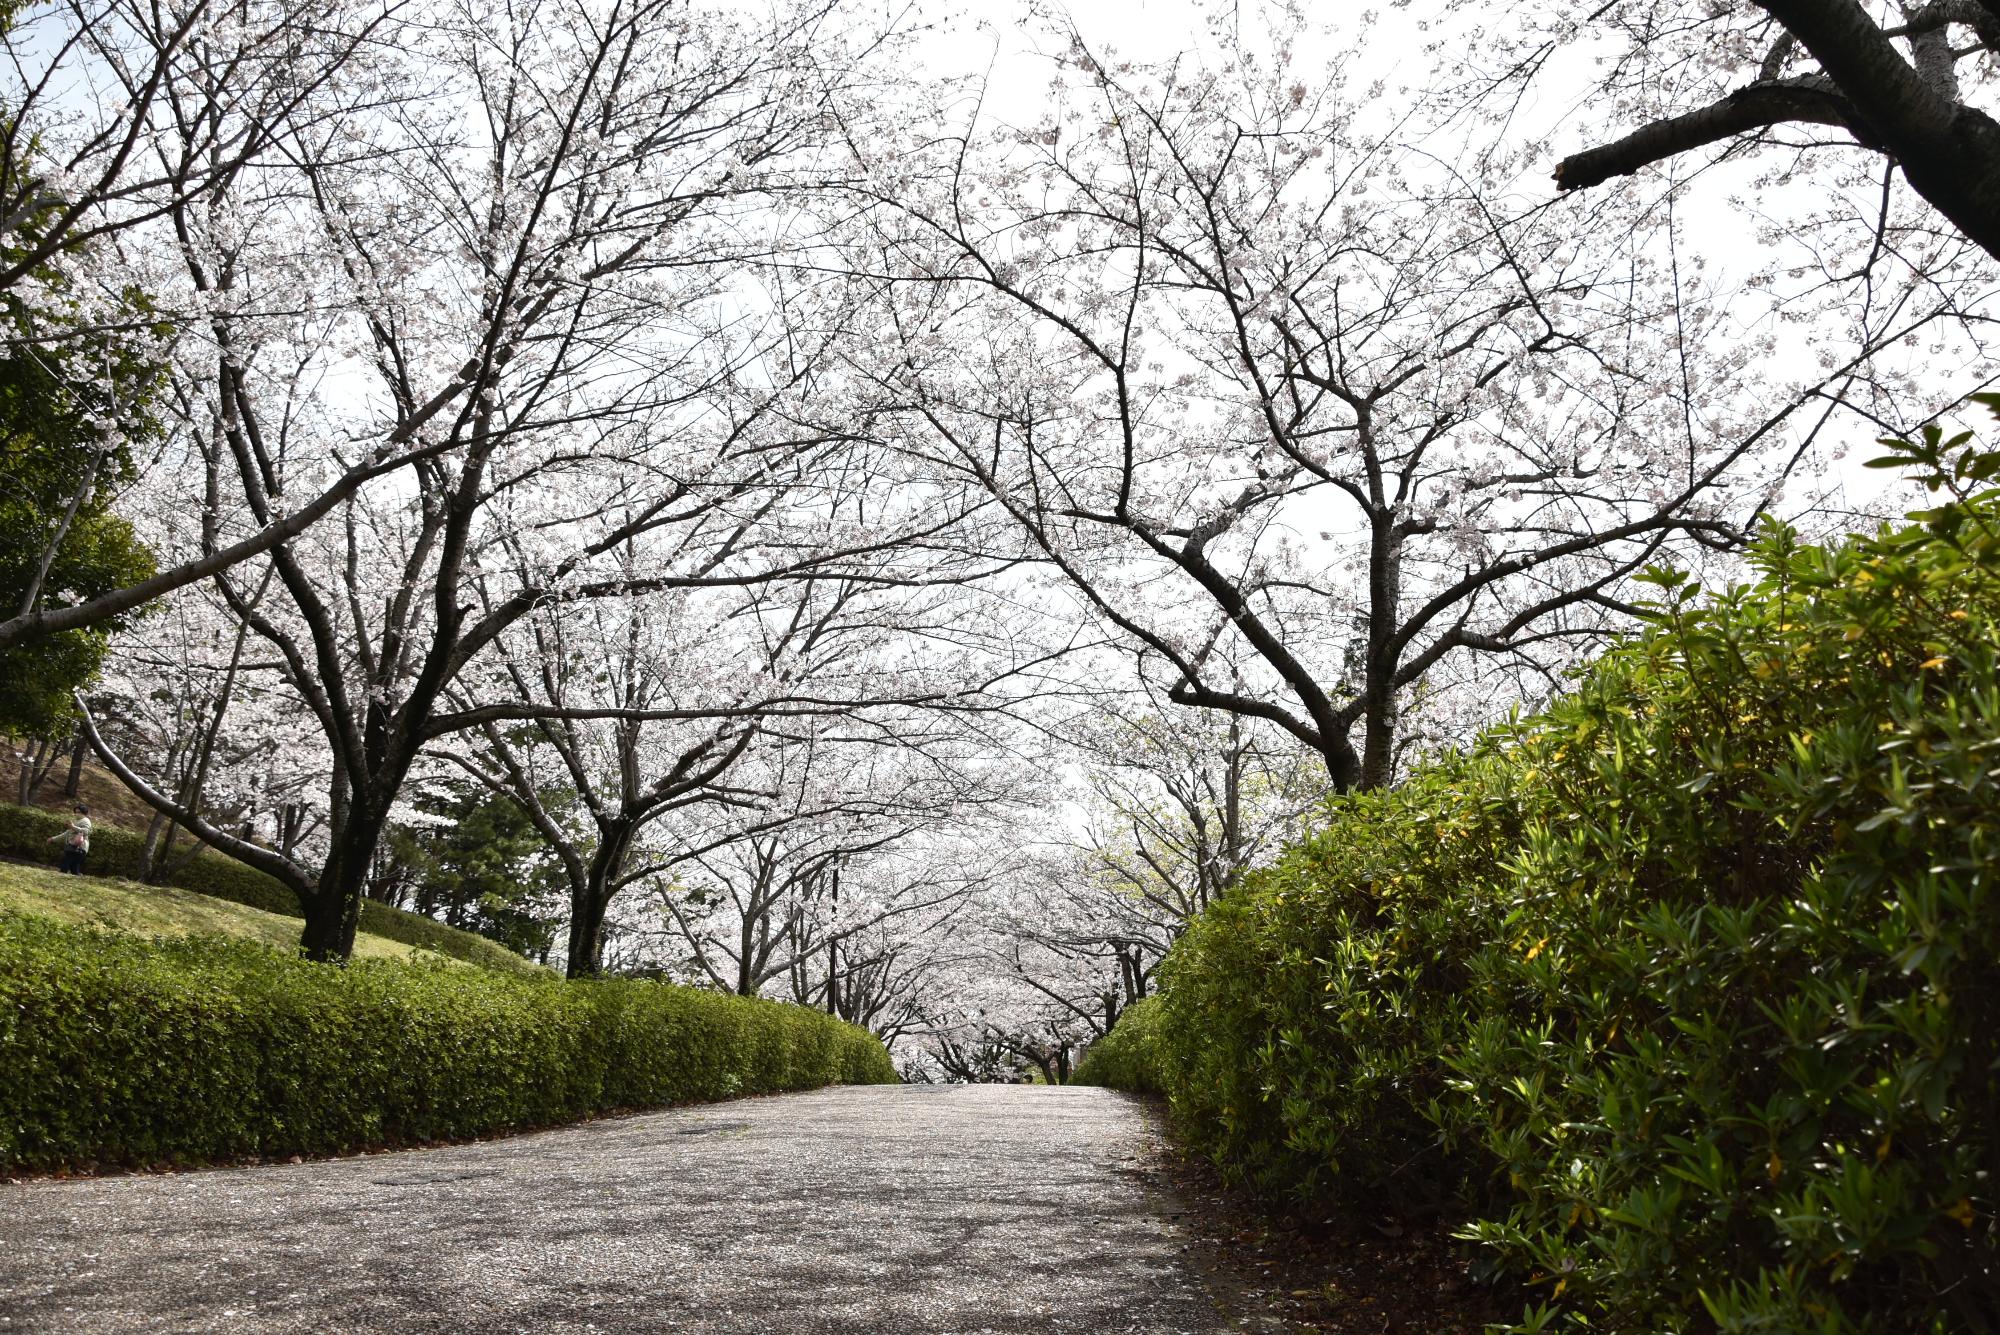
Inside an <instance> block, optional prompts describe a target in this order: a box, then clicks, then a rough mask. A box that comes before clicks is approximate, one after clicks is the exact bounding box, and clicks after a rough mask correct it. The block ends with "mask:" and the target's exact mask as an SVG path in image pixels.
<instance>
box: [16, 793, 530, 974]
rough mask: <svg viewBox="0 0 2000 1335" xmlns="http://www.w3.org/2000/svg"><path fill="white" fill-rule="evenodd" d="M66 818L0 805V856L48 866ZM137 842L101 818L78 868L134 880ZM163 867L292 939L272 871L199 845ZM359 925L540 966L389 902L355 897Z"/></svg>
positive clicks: (517, 967) (293, 913)
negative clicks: (283, 923) (276, 925)
mask: <svg viewBox="0 0 2000 1335" xmlns="http://www.w3.org/2000/svg"><path fill="white" fill-rule="evenodd" d="M94 809H95V808H93V810H94ZM68 823H69V822H68V818H67V817H66V816H63V815H61V814H59V813H57V812H53V811H41V810H36V809H35V808H32V807H17V806H10V805H6V804H0V856H7V857H15V858H22V859H25V860H26V861H28V862H32V863H39V864H48V865H53V864H54V862H55V860H56V857H57V855H58V852H59V846H58V845H57V844H55V843H54V842H51V840H50V836H51V835H54V834H58V833H60V832H61V831H62V830H63V829H65V828H66V827H67V825H68ZM144 844H145V839H144V837H143V836H142V835H139V834H135V833H134V832H132V831H131V830H126V829H120V828H118V827H116V826H115V825H112V824H109V823H102V822H101V823H100V824H99V825H98V828H97V829H96V830H95V831H93V832H92V834H91V836H90V857H89V860H88V861H87V862H86V863H85V866H86V868H87V869H88V870H89V871H90V872H91V873H93V874H94V875H96V876H98V877H102V878H119V879H125V878H136V877H138V876H139V874H140V872H141V870H142V867H143V864H144ZM164 870H165V875H164V877H162V878H160V879H164V880H165V881H166V882H167V884H168V885H170V886H173V887H175V888H177V889H181V890H192V891H194V892H195V893H197V894H200V895H207V896H211V897H213V898H216V899H224V900H228V901H230V902H231V903H235V904H243V905H246V906H248V907H250V908H253V909H261V910H263V911H264V912H265V913H267V914H272V915H275V916H277V917H281V918H285V919H289V920H290V921H291V922H292V924H293V926H292V927H291V932H290V938H289V940H287V941H285V942H282V943H280V944H284V945H287V946H290V945H296V944H297V942H298V939H299V925H298V924H299V912H298V898H297V896H295V895H293V894H292V892H291V891H290V890H287V889H286V888H285V887H284V886H282V885H280V884H279V883H278V882H277V881H276V880H275V879H273V878H272V877H269V876H266V875H264V873H262V872H260V871H254V870H252V869H251V868H249V867H247V866H245V865H244V864H242V863H240V862H237V861H236V860H234V859H233V858H226V857H223V856H222V855H221V854H219V853H212V852H208V851H206V850H204V851H202V852H200V853H196V854H195V855H194V856H192V857H188V856H185V855H183V856H180V857H176V858H173V859H170V860H169V861H168V862H167V864H166V866H165V869H164ZM127 883H128V884H129V883H130V881H129V880H128V881H127ZM361 931H362V932H365V933H367V934H368V935H370V936H377V937H382V938H384V939H386V940H389V941H392V942H398V943H400V944H401V945H402V946H404V947H405V948H406V949H405V950H403V951H401V952H398V958H402V957H404V956H407V954H408V950H407V947H411V946H415V947H418V948H420V949H422V950H426V951H432V952H435V953H437V954H440V955H449V956H451V957H452V958H453V959H458V960H464V961H465V962H466V963H468V964H478V965H482V966H484V967H486V968H488V969H500V970H504V971H511V972H514V973H539V972H542V968H541V966H540V965H537V964H533V963H530V962H529V961H527V960H525V959H522V958H521V957H520V956H519V955H516V954H515V953H514V952H513V951H511V950H509V949H507V947H505V946H503V945H501V944H500V943H499V942H498V941H491V940H488V939H487V938H486V937H483V936H479V935H476V934H474V933H472V932H464V931H460V930H459V929H457V928H455V927H447V926H445V925H444V924H443V923H441V922H439V921H438V920H437V919H435V918H427V917H425V916H423V915H422V914H420V913H409V912H406V911H404V910H403V909H399V908H392V907H390V906H389V905H387V904H382V903H377V902H376V901H375V900H372V899H368V900H363V901H362V903H361ZM357 949H358V947H357Z"/></svg>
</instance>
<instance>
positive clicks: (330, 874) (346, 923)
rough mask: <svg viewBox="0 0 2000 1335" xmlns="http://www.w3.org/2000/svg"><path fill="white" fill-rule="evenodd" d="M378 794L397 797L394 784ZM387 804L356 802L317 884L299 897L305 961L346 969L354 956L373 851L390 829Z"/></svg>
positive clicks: (350, 809) (372, 864) (385, 787)
mask: <svg viewBox="0 0 2000 1335" xmlns="http://www.w3.org/2000/svg"><path fill="white" fill-rule="evenodd" d="M376 791H380V792H389V793H393V792H394V791H395V785H394V784H386V785H381V786H379V787H378V788H377V790H376ZM388 819H389V808H388V803H387V802H386V801H381V800H370V801H366V802H363V801H357V802H355V803H354V805H352V806H351V807H349V808H348V811H347V819H346V820H344V821H342V822H341V826H340V829H339V830H337V831H336V832H335V834H334V839H333V847H332V848H331V849H330V850H329V851H328V853H327V858H326V865H325V867H324V868H323V869H322V870H321V872H320V877H319V883H318V884H317V885H316V886H315V887H314V888H313V891H312V893H311V894H310V895H302V896H300V903H299V907H300V908H301V909H302V910H304V912H305V916H306V928H305V931H304V932H303V933H301V934H300V937H299V946H300V948H301V949H303V950H304V951H305V953H306V958H307V959H315V960H327V961H331V962H333V963H337V964H344V963H346V962H347V960H348V957H349V956H351V955H353V954H354V933H355V929H356V928H357V927H358V926H359V924H360V922H361V897H362V895H363V894H365V893H366V892H367V889H368V873H369V871H370V870H371V869H372V868H373V866H374V864H375V847H376V845H377V844H379V843H381V842H382V830H383V828H384V826H385V825H386V824H387V823H388Z"/></svg>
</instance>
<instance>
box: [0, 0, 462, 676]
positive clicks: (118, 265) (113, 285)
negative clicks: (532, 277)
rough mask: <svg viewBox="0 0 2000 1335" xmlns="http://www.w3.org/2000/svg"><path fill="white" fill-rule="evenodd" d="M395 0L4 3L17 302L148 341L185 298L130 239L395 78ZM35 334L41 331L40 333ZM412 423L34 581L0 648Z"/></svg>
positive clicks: (2, 274)
mask: <svg viewBox="0 0 2000 1335" xmlns="http://www.w3.org/2000/svg"><path fill="white" fill-rule="evenodd" d="M400 9H401V6H400V5H398V4H396V3H388V4H366V3H363V4H354V3H349V0H270V2H266V0H248V2H246V3H236V4H231V5H227V6H223V5H217V4H214V3H211V2H210V0H188V2H187V3H179V4H171V5H166V6H160V5H142V4H133V3H129V0H59V2H58V3H50V4H34V5H27V6H20V7H16V8H13V9H10V10H9V11H8V13H7V15H6V17H5V21H4V22H0V51H4V55H5V59H4V60H0V107H4V108H5V110H6V113H7V114H6V115H5V116H4V117H0V292H4V293H6V294H7V296H8V299H9V301H10V303H12V304H14V305H15V306H16V307H18V308H25V309H31V310H38V309H47V308H49V307H50V306H51V305H52V304H53V305H60V306H62V307H63V308H64V309H65V311H66V316H65V324H66V326H67V329H66V332H65V334H64V335H63V337H64V339H66V340H68V341H71V342H74V341H75V340H77V339H79V338H85V339H93V340H96V341H98V342H100V343H102V342H115V343H120V344H123V345H126V346H128V347H129V348H130V349H131V353H132V355H133V356H135V357H137V358H138V359H139V360H141V361H144V360H148V359H149V358H150V357H151V355H152V349H153V347H154V345H156V344H157V343H159V342H160V341H161V339H162V337H163V335H164V336H171V334H172V333H173V332H174V330H175V328H176V326H177V325H178V324H179V322H180V321H182V320H186V319H191V318H195V316H196V314H197V312H196V311H194V310H189V309H174V308H170V307H167V306H164V305H162V304H160V302H159V301H158V300H157V299H158V298H162V297H164V296H166V295H167V294H166V292H165V291H164V290H161V289H162V288H163V287H164V286H171V284H170V283H169V284H164V285H161V286H160V287H156V281H157V280H159V279H160V277H161V275H160V273H159V271H158V270H157V269H156V268H153V267H150V266H148V265H147V264H145V263H143V262H141V263H137V264H135V263H133V262H132V260H133V255H134V251H135V250H138V251H143V250H145V249H146V248H147V247H148V246H149V245H154V244H156V243H160V242H164V243H165V244H167V245H169V246H177V245H178V244H179V239H186V237H185V228H184V227H182V226H181V225H182V224H183V223H184V222H185V219H186V218H187V217H188V216H189V215H190V213H192V212H198V211H202V210H206V209H211V208H215V207H217V201H218V199H219V197H220V196H223V195H230V196H232V197H235V198H238V199H240V198H241V196H242V195H243V193H244V192H245V190H246V189H251V188H254V187H249V186H248V185H247V184H246V183H247V182H249V181H252V180H254V179H256V178H259V177H267V176H268V175H269V174H270V173H272V172H273V171H276V172H279V173H280V174H282V173H283V172H284V171H285V167H284V165H283V164H286V163H289V162H294V161H296V160H297V157H298V155H299V154H300V153H301V152H302V151H311V150H312V149H314V148H315V147H317V146H319V145H323V144H324V143H327V142H338V141H340V140H341V139H342V138H343V137H345V136H348V135H349V134H350V131H351V130H352V127H353V125H354V123H355V120H356V118H358V117H366V116H372V115H376V114H378V113H380V112H381V111H382V109H383V106H384V103H385V102H388V101H393V100H395V99H397V98H400V97H401V96H403V95H404V94H405V92H406V91H407V90H406V89H404V88H403V87H401V86H400V85H398V84H397V83H396V82H395V81H393V80H390V79H385V78H384V77H383V76H384V73H385V71H384V68H383V65H382V62H381V61H380V60H379V59H375V58H374V55H373V53H375V52H376V51H378V50H379V46H380V44H381V43H382V42H383V41H384V40H385V35H386V34H388V33H390V32H392V31H396V30H397V24H398V22H399V20H398V18H397V15H398V13H399V11H400ZM223 211H224V212H225V213H227V212H229V208H228V207H227V206H224V207H223ZM176 229H179V230H180V237H179V238H178V239H177V237H176V235H175V232H176ZM198 304H199V303H197V305H198ZM45 333H46V331H45ZM50 346H52V345H51V344H49V343H48V342H47V341H46V340H44V341H43V342H42V344H41V346H40V348H39V351H40V352H41V353H42V354H43V355H44V356H46V355H47V354H48V352H49V348H50ZM99 380H100V381H101V383H97V384H88V385H86V384H76V385H73V386H72V389H73V391H74V392H75V393H76V394H78V395H79V396H80V397H81V398H83V399H85V400H87V401H93V402H94V401H97V400H103V399H106V398H114V399H115V398H116V397H118V396H117V395H116V394H115V392H114V391H116V390H117V389H118V386H117V385H116V383H115V377H99ZM468 383H469V382H468ZM462 388H463V387H461V391H460V392H462ZM98 411H99V414H100V415H102V416H106V417H107V418H108V417H111V416H115V414H112V413H107V412H105V411H104V410H102V409H99V410H98ZM412 436H413V433H411V432H398V431H394V430H391V431H388V432H384V433H381V435H380V437H379V438H378V439H377V440H376V441H375V442H373V445H372V447H371V448H366V449H361V450H356V451H353V452H351V453H350V454H348V455H347V456H346V457H344V458H343V459H342V460H341V461H340V462H339V463H338V465H337V466H335V467H332V468H330V469H327V470H326V471H325V472H324V473H323V474H322V475H321V476H320V477H318V478H317V479H304V478H302V479H300V480H302V481H304V480H316V481H317V484H318V485H317V488H316V489H306V490H302V491H301V492H300V493H298V494H295V495H293V496H292V497H290V498H289V501H288V503H287V504H286V505H284V506H283V507H281V508H280V509H278V510H275V511H273V512H271V513H270V515H269V516H268V520H267V522H264V523H262V524H261V525H256V526H252V527H248V528H246V529H245V530H244V531H241V532H237V533H233V534H231V535H229V536H228V537H227V538H226V539H225V540H223V541H220V542H217V543H213V544H210V545H209V546H208V547H207V548H206V549H204V550H201V551H198V552H190V553H185V554H184V555H183V559H179V560H176V561H172V562H168V563H166V564H164V565H163V566H162V567H161V568H159V569H157V570H155V571H148V572H145V574H144V575H143V577H138V578H134V579H132V581H131V582H129V583H123V584H120V585H119V586H118V587H115V588H111V589H107V590H103V591H99V592H94V593H93V594H92V595H91V596H89V597H86V598H79V599H74V600H71V601H69V602H68V603H67V604H66V605H63V604H61V603H60V602H58V603H57V604H56V605H52V604H51V602H50V600H48V599H46V598H44V597H42V596H40V595H41V590H40V589H39V588H32V589H31V590H30V591H29V594H28V596H27V597H26V598H25V599H24V600H23V601H22V602H21V603H20V605H18V606H14V607H9V608H7V609H4V612H5V615H4V616H0V649H5V648H7V647H9V646H13V645H21V644H26V643H27V642H29V641H34V640H41V639H45V638H47V637H49V636H52V635H56V634H60V633H62V632H65V631H73V630H78V629H82V628H87V627H95V626H103V625H105V624H106V623H115V622H117V621H118V620H120V619H122V618H125V617H127V616H128V615H129V614H130V613H131V612H133V611H134V610H135V609H138V608H140V607H142V606H144V605H145V604H147V603H149V602H151V601H153V600H154V599H157V598H160V597H163V596H165V595H167V594H169V593H172V592H174V591H175V590H178V589H182V588H185V587H187V586H188V585H190V584H194V583H197V582H199V581H201V580H204V579H206V578H208V577H209V576H211V575H213V574H215V573H216V572H217V571H220V570H224V569H227V568H229V567H230V566H232V565H235V564H237V563H239V562H241V561H244V560H247V559H249V558H251V557H253V556H256V555H257V554H259V553H261V552H265V551H268V550H269V549H270V548H272V547H273V546H276V545H278V544H280V543H283V542H286V541H289V540H290V539H291V538H293V537H295V536H296V535H298V534H299V533H301V532H303V531H304V530H305V529H306V528H307V527H308V526H310V525H311V524H313V523H315V522H317V521H319V520H321V519H323V518H325V517H326V516H327V515H328V514H330V513H331V512H332V511H333V509H334V508H335V507H337V506H338V505H340V504H342V503H343V502H344V501H345V500H347V499H348V498H350V497H351V496H353V495H354V493H355V492H356V491H357V490H359V489H360V488H361V487H363V486H365V485H367V484H368V483H369V482H370V481H372V480H374V479H376V478H379V477H382V476H385V475H387V474H389V473H392V472H394V471H395V470H397V469H399V468H401V467H403V466H405V465H406V464H408V463H409V462H411V461H412V460H413V459H414V458H417V457H421V456H422V454H423V453H424V451H423V449H422V448H421V447H420V446H417V445H415V444H414V443H413V439H412ZM105 471H107V470H105V469H102V468H94V469H86V470H79V472H78V475H77V480H76V487H77V491H76V495H75V497H74V499H73V500H72V504H71V508H72V509H74V508H75V507H76V505H78V504H81V503H83V502H84V501H85V500H86V499H87V498H88V497H90V496H91V494H92V493H93V492H94V491H101V490H102V489H103V488H104V487H105V485H106V479H105V478H104V477H103V476H102V474H103V473H104V472H105ZM64 537H65V532H64V527H63V526H62V525H60V524H59V525H57V526H55V527H54V529H53V531H52V532H51V533H50V534H49V535H48V538H47V550H46V552H45V557H44V563H45V564H46V561H47V559H48V558H50V557H52V556H53V555H54V552H55V549H56V548H57V547H58V546H59V545H60V544H61V543H62V542H63V540H64Z"/></svg>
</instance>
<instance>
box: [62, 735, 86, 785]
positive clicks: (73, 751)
mask: <svg viewBox="0 0 2000 1335" xmlns="http://www.w3.org/2000/svg"><path fill="white" fill-rule="evenodd" d="M89 750H90V741H89V739H88V738H86V737H85V736H84V735H83V729H81V728H78V729H77V731H76V744H75V745H73V746H72V747H70V751H69V777H68V778H66V779H64V780H63V796H64V797H72V798H73V797H75V796H76V795H77V793H78V791H80V790H81V788H82V787H83V757H84V755H85V753H87V752H88V751H89Z"/></svg>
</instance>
